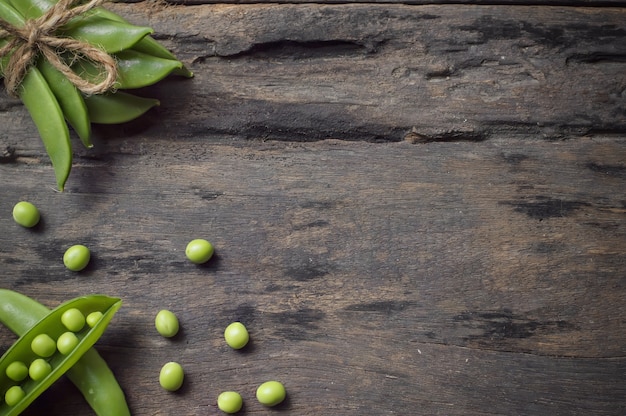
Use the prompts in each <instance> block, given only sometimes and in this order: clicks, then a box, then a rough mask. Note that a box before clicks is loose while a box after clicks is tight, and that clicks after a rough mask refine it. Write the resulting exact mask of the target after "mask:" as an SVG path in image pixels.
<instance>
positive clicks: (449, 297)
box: [0, 0, 626, 416]
mask: <svg viewBox="0 0 626 416" xmlns="http://www.w3.org/2000/svg"><path fill="white" fill-rule="evenodd" d="M333 3H335V2H333V1H330V2H328V3H327V4H322V3H308V2H305V1H303V2H298V1H296V2H289V3H281V2H276V3H265V4H260V3H255V2H246V1H243V2H236V3H232V4H227V3H221V4H208V2H205V1H195V0H194V1H178V2H172V3H170V4H169V5H168V4H165V3H163V2H153V1H144V2H128V3H125V4H115V5H110V6H109V7H110V8H111V9H113V10H115V11H117V12H119V13H121V14H123V15H125V16H126V17H127V18H128V19H130V20H131V21H133V22H135V23H138V24H145V25H150V26H152V27H154V28H155V29H156V34H155V36H156V37H157V38H158V39H159V40H161V41H162V42H163V43H164V44H165V45H166V46H168V47H169V48H171V49H172V50H173V51H174V52H175V53H176V54H177V55H178V56H179V57H180V58H181V59H182V60H183V61H185V63H187V64H188V66H189V67H190V68H191V69H192V70H193V71H194V73H195V78H193V79H191V80H180V79H174V78H172V79H168V80H167V81H165V82H163V83H161V84H159V85H158V86H155V87H152V88H148V89H146V90H145V91H142V92H141V93H145V94H146V95H150V96H156V97H159V98H160V99H161V100H162V105H161V107H159V108H158V109H156V110H155V111H153V112H151V113H150V114H149V115H147V116H145V117H144V118H142V119H141V120H138V121H137V122H133V123H130V124H128V125H124V126H115V127H106V128H105V127H97V128H96V135H97V137H96V147H95V148H94V149H93V150H84V149H81V148H80V145H79V144H78V143H77V142H76V158H75V165H74V169H73V171H72V175H71V177H70V180H69V183H68V186H67V189H66V191H65V192H64V193H58V192H56V191H55V189H54V183H55V182H54V177H53V173H52V169H51V167H50V164H49V161H48V160H47V157H46V155H45V152H44V151H43V147H42V145H41V143H40V140H39V138H38V136H37V132H36V130H35V128H34V126H33V125H32V123H31V121H30V119H29V117H28V115H27V113H26V112H25V110H24V109H23V108H22V106H21V104H20V103H19V101H16V100H14V99H11V98H8V97H7V96H6V95H2V96H0V124H1V125H2V126H3V128H2V130H1V131H0V151H1V154H0V162H1V163H0V179H1V180H2V184H3V185H2V192H1V193H0V213H2V214H1V215H0V231H1V232H0V264H1V266H0V267H1V268H2V273H1V275H0V286H1V287H7V288H11V289H15V290H18V291H21V292H23V293H25V294H27V295H29V296H32V297H34V298H36V299H38V300H40V301H41V302H42V303H44V304H46V305H48V306H50V307H53V306H55V305H57V304H59V303H60V302H62V301H64V300H67V299H69V298H72V297H75V296H79V295H82V294H87V293H94V292H101V293H106V294H110V295H116V296H120V297H122V298H123V299H124V307H123V308H122V309H121V310H120V312H119V313H118V315H117V317H116V318H115V319H114V321H113V323H112V324H111V326H110V328H109V329H108V331H107V333H106V334H105V336H104V337H103V338H102V339H101V341H100V342H99V343H98V350H99V351H100V352H101V353H102V354H103V356H104V357H105V358H106V359H107V361H108V362H109V364H110V366H111V367H112V368H113V369H114V371H115V373H116V375H117V376H118V378H119V380H120V383H121V384H122V386H123V387H124V390H125V391H126V394H127V396H128V401H129V404H130V406H131V408H132V411H133V414H134V415H137V416H143V415H209V414H219V411H218V410H217V407H216V397H217V395H218V394H219V393H220V392H221V391H224V390H236V391H239V392H240V393H241V394H242V395H243V397H244V401H245V409H244V411H243V412H242V414H250V415H252V414H259V415H261V414H263V415H270V414H289V415H305V416H306V415H331V414H334V415H387V414H397V415H414V414H420V415H585V416H588V415H624V414H626V302H625V300H626V298H625V296H626V276H625V271H626V142H625V140H624V139H625V136H626V3H625V2H623V1H618V0H613V1H591V0H587V1H583V0H581V1H568V0H559V1H540V0H538V1H532V2H523V1H508V0H502V1H496V2H494V1H484V2H483V1H461V2H457V3H465V4H451V2H448V1H440V2H428V3H429V4H420V3H425V2H421V1H415V2H412V1H410V2H386V3H385V2H371V3H364V2H362V1H355V2H341V3H342V4H339V3H337V4H333ZM435 3H438V4H435ZM481 3H482V4H481ZM20 199H26V200H29V201H31V202H33V203H35V204H36V205H37V206H39V208H40V209H41V211H42V215H43V221H42V223H41V225H40V226H38V227H37V228H36V229H34V230H26V229H22V228H20V227H19V226H17V225H16V224H14V223H13V221H12V219H11V215H10V212H11V209H12V206H13V204H14V203H15V202H17V201H18V200H20ZM197 237H203V238H207V239H209V240H211V241H212V242H213V243H214V245H215V246H216V253H217V254H216V257H215V258H214V259H213V260H212V261H211V262H210V263H209V264H208V265H207V266H204V267H198V266H194V265H192V264H190V263H189V262H187V261H186V260H185V257H184V247H185V245H186V243H187V242H188V241H189V240H190V239H192V238H197ZM76 243H83V244H86V245H88V246H89V247H90V248H91V249H92V252H93V256H94V257H93V261H92V263H91V265H90V266H89V268H88V269H87V270H85V271H84V272H81V273H71V272H68V271H66V270H65V269H64V267H63V264H62V261H61V257H62V254H63V252H64V250H65V249H66V248H67V247H68V246H69V245H72V244H76ZM161 308H169V309H170V310H172V311H174V312H175V313H177V314H178V316H179V318H180V320H181V323H182V328H183V329H182V333H181V334H180V335H179V336H178V337H176V338H175V339H174V340H166V339H163V338H161V337H160V336H159V335H158V334H157V333H156V331H155V330H154V328H153V319H154V316H155V314H156V313H157V312H158V310H159V309H161ZM235 320H241V321H242V322H244V323H245V324H246V325H247V326H248V328H249V330H250V332H251V336H252V340H253V341H252V344H251V345H250V346H249V347H248V348H246V349H245V350H244V351H240V352H235V351H232V350H230V349H229V348H228V347H227V346H226V345H225V343H224V342H223V340H222V331H223V329H224V328H225V326H226V325H227V324H228V323H230V322H232V321H235ZM14 340H15V338H14V337H13V336H12V335H11V334H10V333H9V332H8V331H7V330H5V329H0V348H1V349H2V350H4V349H6V348H7V347H8V346H9V345H10V344H11V343H12V342H14ZM171 360H174V361H178V362H180V363H181V364H183V366H184V367H185V369H186V371H187V378H186V382H185V386H184V387H183V389H182V391H180V392H178V393H176V394H171V393H167V392H164V391H162V390H161V389H160V387H159V385H158V372H159V369H160V367H161V365H162V364H163V363H165V362H167V361H171ZM268 379H278V380H281V381H282V382H283V383H284V384H285V385H286V387H287V390H288V399H287V401H286V402H285V403H284V404H282V405H280V406H279V407H278V408H277V409H272V410H267V409H264V408H263V407H262V406H261V405H259V404H258V403H257V402H256V401H255V399H254V391H255V389H256V386H257V385H258V384H260V383H261V382H263V381H266V380H268ZM27 414H29V415H40V414H45V415H52V416H54V415H66V414H73V415H89V414H92V412H91V411H90V409H89V408H88V406H87V405H86V404H85V403H84V401H83V400H82V398H81V397H80V395H79V394H78V393H77V392H76V391H75V390H73V387H72V386H71V385H70V384H69V382H67V381H65V380H62V381H60V382H59V383H57V384H56V385H55V386H54V387H53V388H51V390H50V391H48V392H47V393H46V394H45V395H44V396H42V397H41V398H40V399H39V400H38V401H37V402H36V404H34V405H33V407H32V408H31V409H30V410H29V411H28V412H27Z"/></svg>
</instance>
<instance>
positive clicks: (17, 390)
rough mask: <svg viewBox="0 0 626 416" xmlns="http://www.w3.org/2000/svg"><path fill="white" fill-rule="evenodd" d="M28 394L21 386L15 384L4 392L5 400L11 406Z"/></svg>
mask: <svg viewBox="0 0 626 416" xmlns="http://www.w3.org/2000/svg"><path fill="white" fill-rule="evenodd" d="M25 396H26V392H24V389H22V388H21V387H20V386H13V387H11V388H10V389H8V390H7V392H6V393H5V394H4V401H5V402H6V403H7V405H9V406H15V405H16V404H18V403H19V402H20V400H22V399H23V398H24V397H25Z"/></svg>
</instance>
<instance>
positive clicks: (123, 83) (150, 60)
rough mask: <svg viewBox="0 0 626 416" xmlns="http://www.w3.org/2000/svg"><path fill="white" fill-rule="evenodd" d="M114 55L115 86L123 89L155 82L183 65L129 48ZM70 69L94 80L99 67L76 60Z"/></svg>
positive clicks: (97, 75) (140, 86)
mask: <svg viewBox="0 0 626 416" xmlns="http://www.w3.org/2000/svg"><path fill="white" fill-rule="evenodd" d="M114 55H115V58H116V61H117V70H118V74H117V75H118V77H117V83H116V86H117V87H118V88H120V89H124V90H125V89H135V88H143V87H147V86H150V85H153V84H156V83H157V82H159V81H161V80H162V79H163V78H165V77H166V76H168V75H169V74H170V73H171V72H172V71H173V70H174V69H176V68H182V66H183V64H182V63H181V62H179V61H175V60H171V59H163V58H157V57H154V56H151V55H146V54H145V53H141V52H137V51H134V50H131V49H127V50H124V51H121V52H118V53H116V54H114ZM72 69H73V70H74V71H75V72H76V73H77V74H79V75H80V76H81V77H83V78H85V79H87V80H91V81H96V80H97V79H98V78H99V76H100V68H98V67H97V66H95V65H94V64H93V63H92V62H88V61H81V62H77V63H76V64H75V65H74V66H73V67H72Z"/></svg>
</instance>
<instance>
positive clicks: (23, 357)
mask: <svg viewBox="0 0 626 416" xmlns="http://www.w3.org/2000/svg"><path fill="white" fill-rule="evenodd" d="M121 304H122V302H121V300H120V299H117V298H110V297H107V296H103V295H92V296H83V297H80V298H76V299H74V300H71V301H69V302H66V303H64V304H62V305H61V306H59V307H57V308H56V309H54V310H52V311H51V312H50V313H49V314H48V315H47V316H46V317H45V318H44V319H42V320H41V321H39V322H38V323H37V324H36V325H35V326H33V327H32V328H31V329H30V330H28V331H27V332H26V333H25V334H24V335H22V336H21V337H20V339H19V340H18V341H17V342H16V343H15V344H13V346H12V347H11V348H9V350H7V352H6V353H5V354H4V355H3V356H2V358H0V376H1V377H0V391H6V390H8V389H9V388H10V387H11V386H12V385H14V384H15V383H14V382H13V381H12V380H10V379H9V378H8V377H6V376H4V375H5V374H6V368H7V367H8V366H9V365H10V364H11V363H12V362H14V361H22V362H25V363H26V362H28V363H30V362H32V361H34V360H35V359H36V358H37V357H36V356H35V355H34V353H33V352H32V351H31V349H30V344H31V342H32V340H33V339H34V338H35V337H36V336H37V335H39V334H42V333H47V334H49V335H50V336H51V337H52V338H53V339H56V338H58V337H59V336H60V335H61V334H63V333H64V332H66V331H67V330H66V329H65V327H64V326H63V323H62V322H61V316H62V315H63V313H64V312H65V311H66V310H68V309H71V308H77V309H79V310H80V311H81V312H83V314H89V313H91V312H94V311H101V312H103V316H102V319H101V320H100V322H98V324H97V325H96V326H95V327H94V328H88V327H86V328H85V329H83V330H82V331H80V332H78V333H76V336H77V337H78V338H79V343H78V345H77V346H76V348H75V349H74V350H73V351H72V352H71V353H70V354H68V355H66V356H64V355H61V354H59V353H57V354H55V355H53V356H52V357H51V358H50V359H48V362H49V363H50V364H51V366H52V371H51V372H50V374H48V375H47V376H46V377H45V378H43V379H42V380H40V381H38V382H36V381H33V380H30V379H29V380H27V381H24V382H23V383H22V384H21V386H22V388H24V391H26V392H27V394H26V396H25V397H24V398H23V399H22V400H20V401H19V402H18V403H17V404H15V405H14V406H12V407H9V406H7V405H6V403H3V404H1V405H0V416H15V415H18V414H19V413H21V412H22V411H23V410H24V409H26V407H28V405H29V404H30V403H31V402H32V401H33V400H35V398H37V397H38V396H39V395H40V394H41V393H43V392H44V391H45V390H46V389H47V388H48V387H50V386H51V385H52V383H54V382H55V381H56V380H57V379H58V378H59V377H61V376H62V375H63V374H64V373H65V372H66V371H67V370H69V369H70V368H72V366H73V365H74V364H75V363H76V362H77V361H78V360H79V359H80V357H81V356H82V355H83V354H84V353H86V352H87V351H88V350H89V349H90V348H91V347H92V346H93V345H94V344H95V343H96V341H97V340H98V339H99V338H100V336H101V335H102V334H103V333H104V331H105V329H106V327H107V326H108V324H109V322H110V321H111V319H112V318H113V315H114V314H115V313H116V312H117V310H118V309H119V308H120V306H121Z"/></svg>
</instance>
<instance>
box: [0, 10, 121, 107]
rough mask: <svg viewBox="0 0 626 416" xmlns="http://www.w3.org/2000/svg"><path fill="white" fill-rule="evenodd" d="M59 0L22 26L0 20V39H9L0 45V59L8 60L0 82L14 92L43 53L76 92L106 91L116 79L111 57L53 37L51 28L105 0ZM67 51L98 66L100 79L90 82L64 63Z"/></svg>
mask: <svg viewBox="0 0 626 416" xmlns="http://www.w3.org/2000/svg"><path fill="white" fill-rule="evenodd" d="M81 1H82V0H59V1H58V2H57V3H56V4H55V5H54V6H52V7H51V8H50V9H48V10H47V11H46V13H44V14H43V15H42V16H41V17H38V18H36V19H30V20H27V21H26V22H25V24H24V26H23V27H15V26H12V25H10V24H9V23H8V22H6V21H4V20H2V19H0V39H9V40H8V42H7V43H6V45H4V47H2V48H0V58H4V57H7V56H8V63H7V64H6V66H5V67H4V68H3V71H4V84H5V86H6V89H7V91H8V92H9V93H10V94H12V95H16V92H17V89H18V88H19V86H20V84H21V82H22V80H23V79H24V76H25V75H26V73H27V72H28V70H29V69H30V67H31V66H32V65H34V64H35V62H36V58H37V55H38V54H41V55H43V57H44V58H45V59H47V60H48V61H49V62H50V64H52V66H53V67H54V68H56V69H57V70H58V71H59V72H61V73H62V74H63V75H65V76H66V77H67V79H68V80H69V81H70V82H71V83H72V84H74V86H76V88H78V89H79V90H80V91H82V92H83V93H85V94H87V95H92V94H100V93H103V92H105V91H108V90H109V89H110V88H111V87H112V86H113V84H115V80H116V78H117V66H116V63H115V59H114V58H113V57H112V56H110V55H109V54H108V53H106V52H105V51H104V50H102V49H100V48H98V47H96V46H93V45H91V44H89V43H88V42H83V41H80V40H77V39H73V38H68V37H59V36H55V33H54V32H55V31H56V30H58V29H59V28H60V27H61V26H63V25H65V24H66V23H68V22H69V21H70V20H72V19H73V18H75V17H77V16H80V15H82V14H84V13H86V12H88V11H90V10H92V9H93V8H95V7H98V6H100V5H101V4H103V3H104V2H106V1H107V0H90V1H88V2H87V3H85V4H82V5H81V4H79V3H81ZM65 52H69V53H71V54H72V55H73V56H74V58H75V59H76V58H79V57H82V58H85V59H87V60H89V61H91V62H93V63H94V64H96V66H97V67H100V68H101V69H102V72H101V76H100V78H102V80H100V81H99V82H92V81H90V80H87V79H85V78H83V77H81V76H80V75H78V74H76V73H75V72H74V71H73V70H72V68H71V67H70V66H69V65H68V64H67V63H65V62H64V60H63V59H62V57H61V56H62V54H63V53H65Z"/></svg>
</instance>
